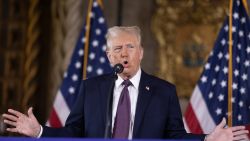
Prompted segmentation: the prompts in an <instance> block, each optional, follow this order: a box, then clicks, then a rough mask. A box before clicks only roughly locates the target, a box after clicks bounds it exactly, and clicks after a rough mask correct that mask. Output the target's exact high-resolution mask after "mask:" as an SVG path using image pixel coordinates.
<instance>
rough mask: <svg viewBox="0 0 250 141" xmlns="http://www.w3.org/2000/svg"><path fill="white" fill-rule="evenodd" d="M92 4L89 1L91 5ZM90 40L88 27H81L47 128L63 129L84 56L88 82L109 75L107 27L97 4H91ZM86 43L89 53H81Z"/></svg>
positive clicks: (77, 86)
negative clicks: (105, 74)
mask: <svg viewBox="0 0 250 141" xmlns="http://www.w3.org/2000/svg"><path fill="white" fill-rule="evenodd" d="M90 2H92V1H90ZM88 16H90V17H88V18H90V31H89V37H87V36H86V35H87V34H86V29H87V26H84V27H83V29H82V31H81V33H80V37H79V39H78V41H77V44H76V47H75V50H74V52H73V54H72V58H71V62H70V64H69V66H68V69H67V72H65V74H64V79H63V82H62V85H61V87H60V89H59V90H58V93H57V95H56V98H55V101H54V104H53V108H52V110H51V113H50V116H49V119H48V121H47V123H46V125H48V126H51V127H62V126H64V124H65V121H66V119H67V117H68V115H69V113H70V111H71V108H72V107H73V105H74V103H75V101H76V98H77V95H78V92H79V87H80V83H81V80H82V76H83V60H84V55H88V59H87V60H88V63H87V68H86V70H87V78H89V77H94V76H97V75H101V74H104V73H108V72H110V71H111V66H110V64H109V61H108V59H107V57H106V53H105V51H106V39H105V35H106V33H107V26H106V23H105V19H104V17H103V13H102V10H101V8H100V6H99V3H98V2H97V1H96V0H94V1H93V2H92V5H91V12H90V13H88ZM87 41H88V42H89V46H88V50H89V51H88V52H84V46H85V44H86V42H87Z"/></svg>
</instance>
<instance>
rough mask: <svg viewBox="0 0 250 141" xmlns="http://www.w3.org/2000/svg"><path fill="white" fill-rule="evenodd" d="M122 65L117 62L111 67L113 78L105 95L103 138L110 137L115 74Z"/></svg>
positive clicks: (120, 71)
mask: <svg viewBox="0 0 250 141" xmlns="http://www.w3.org/2000/svg"><path fill="white" fill-rule="evenodd" d="M123 69H124V67H123V65H122V64H120V63H118V64H115V66H114V68H113V74H112V75H113V78H112V79H111V85H110V87H109V93H108V97H107V106H106V108H107V111H106V125H105V133H104V138H105V139H108V138H111V137H112V135H111V123H112V103H113V90H114V86H115V81H116V79H117V78H118V77H117V74H118V73H122V72H123Z"/></svg>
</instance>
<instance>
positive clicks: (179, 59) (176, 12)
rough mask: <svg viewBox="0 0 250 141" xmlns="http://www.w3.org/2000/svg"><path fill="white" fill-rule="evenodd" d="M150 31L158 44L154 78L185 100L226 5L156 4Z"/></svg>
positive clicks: (206, 0) (169, 0)
mask: <svg viewBox="0 0 250 141" xmlns="http://www.w3.org/2000/svg"><path fill="white" fill-rule="evenodd" d="M156 4H157V9H156V12H155V15H154V17H153V20H152V30H153V32H154V33H155V36H156V38H157V41H158V43H159V50H158V52H159V55H158V56H159V58H158V59H159V61H158V62H159V66H160V69H159V71H158V72H157V75H158V76H159V77H161V78H163V79H166V80H169V81H170V82H172V83H174V84H175V85H176V86H177V91H178V95H179V96H180V97H183V96H184V97H189V96H190V95H191V94H192V91H193V89H194V86H195V84H196V82H197V80H198V78H199V76H200V73H201V71H202V67H203V65H204V63H205V62H206V59H207V56H208V54H209V52H210V51H211V49H212V48H213V44H214V42H215V39H216V36H217V34H218V32H219V30H220V26H221V25H222V23H223V21H224V19H225V18H226V15H227V14H226V13H227V9H228V1H218V0H156Z"/></svg>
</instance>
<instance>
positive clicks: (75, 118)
mask: <svg viewBox="0 0 250 141" xmlns="http://www.w3.org/2000/svg"><path fill="white" fill-rule="evenodd" d="M84 96H85V81H82V83H81V86H80V91H79V94H78V97H77V100H76V104H75V105H74V107H73V109H72V110H71V112H70V115H69V117H68V118H67V121H66V124H65V127H62V128H51V127H47V126H43V129H44V130H43V133H42V137H83V136H84Z"/></svg>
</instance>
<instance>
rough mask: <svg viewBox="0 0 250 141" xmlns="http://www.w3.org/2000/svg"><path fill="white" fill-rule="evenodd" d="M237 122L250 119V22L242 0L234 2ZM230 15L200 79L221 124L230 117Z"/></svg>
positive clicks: (235, 108)
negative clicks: (223, 119)
mask: <svg viewBox="0 0 250 141" xmlns="http://www.w3.org/2000/svg"><path fill="white" fill-rule="evenodd" d="M232 19H233V26H232V32H233V37H232V39H233V57H232V59H233V70H232V72H233V83H232V90H233V97H232V99H231V101H232V103H233V125H234V126H235V125H244V124H249V123H250V112H249V111H250V97H249V95H250V80H249V73H250V32H249V31H250V23H249V18H248V15H247V13H246V11H245V9H244V5H243V3H242V2H241V1H240V0H234V3H233V15H232ZM228 23H229V22H228V18H227V19H226V21H225V22H224V24H223V28H222V29H221V31H220V33H219V36H218V39H217V41H216V43H215V46H214V49H213V51H212V52H211V53H210V56H209V58H208V61H207V63H206V64H205V67H204V71H203V73H202V75H201V78H200V80H199V82H198V86H199V88H200V90H201V93H202V95H203V98H204V99H205V102H206V104H207V107H208V110H209V112H210V114H211V116H212V118H213V119H214V121H215V123H216V124H218V123H220V121H221V120H222V118H223V117H227V106H228V96H227V94H228V59H229V54H228V47H229V45H228V42H229V41H228V39H229V38H228V34H229V33H228V32H229V24H228Z"/></svg>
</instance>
